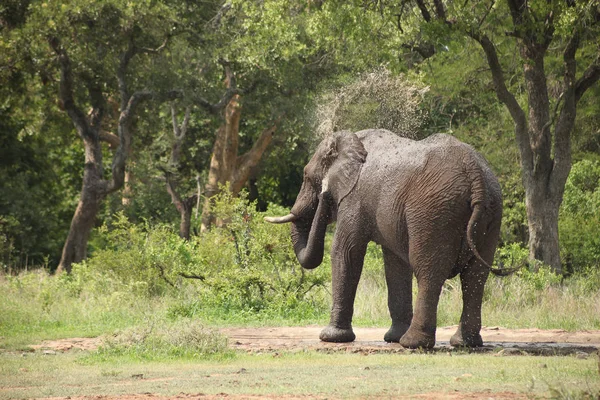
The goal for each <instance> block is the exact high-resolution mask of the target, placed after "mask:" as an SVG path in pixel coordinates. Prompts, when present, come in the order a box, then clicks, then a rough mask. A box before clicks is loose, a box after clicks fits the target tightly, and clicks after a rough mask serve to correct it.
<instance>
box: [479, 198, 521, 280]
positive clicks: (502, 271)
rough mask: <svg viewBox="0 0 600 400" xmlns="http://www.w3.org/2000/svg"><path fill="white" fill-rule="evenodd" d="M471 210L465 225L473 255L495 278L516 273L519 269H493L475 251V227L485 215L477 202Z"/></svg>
mask: <svg viewBox="0 0 600 400" xmlns="http://www.w3.org/2000/svg"><path fill="white" fill-rule="evenodd" d="M471 207H472V208H473V212H472V213H471V218H470V219H469V224H468V225H467V243H468V244H469V248H470V249H471V251H472V252H473V255H474V256H475V258H477V260H478V261H479V262H480V263H482V264H483V265H484V266H486V267H488V268H489V270H490V272H491V273H492V274H494V275H496V276H508V275H512V274H514V273H515V272H517V271H518V270H519V269H521V267H515V268H494V267H492V266H491V265H490V264H488V263H487V262H486V261H485V260H484V259H483V257H481V254H479V251H477V246H476V245H475V240H474V239H473V237H474V235H475V233H474V231H475V229H476V227H477V223H478V222H479V221H480V220H481V217H482V216H483V214H484V213H485V206H484V204H483V203H482V202H481V201H479V202H476V203H474V204H472V205H471Z"/></svg>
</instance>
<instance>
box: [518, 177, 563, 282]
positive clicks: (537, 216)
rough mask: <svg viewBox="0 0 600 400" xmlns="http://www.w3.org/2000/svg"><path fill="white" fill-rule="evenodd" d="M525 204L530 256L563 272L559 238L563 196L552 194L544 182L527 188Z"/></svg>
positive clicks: (558, 271) (533, 183) (534, 183)
mask: <svg viewBox="0 0 600 400" xmlns="http://www.w3.org/2000/svg"><path fill="white" fill-rule="evenodd" d="M525 191H526V195H525V206H526V211H527V224H528V226H529V257H530V259H532V260H539V261H542V262H543V263H544V264H546V265H549V266H551V267H552V269H553V270H554V272H556V273H559V274H560V273H562V264H561V259H560V246H559V238H558V212H559V208H560V203H561V198H559V197H558V195H557V194H552V193H551V191H550V190H548V187H547V186H546V185H544V182H532V183H531V184H530V185H528V187H527V188H526V190H525Z"/></svg>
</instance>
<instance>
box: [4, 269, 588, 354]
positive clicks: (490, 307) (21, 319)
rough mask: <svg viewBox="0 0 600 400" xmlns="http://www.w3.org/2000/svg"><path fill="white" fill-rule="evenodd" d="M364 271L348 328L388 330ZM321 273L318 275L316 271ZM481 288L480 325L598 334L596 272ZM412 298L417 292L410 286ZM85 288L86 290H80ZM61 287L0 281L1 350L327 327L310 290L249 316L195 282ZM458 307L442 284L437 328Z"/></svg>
mask: <svg viewBox="0 0 600 400" xmlns="http://www.w3.org/2000/svg"><path fill="white" fill-rule="evenodd" d="M376 261H377V260H375V261H370V263H369V264H368V265H367V266H366V268H365V271H364V273H363V277H362V279H361V283H360V285H359V289H358V294H357V298H356V302H355V317H354V325H355V326H381V327H386V326H388V324H389V322H390V320H389V314H388V310H387V289H386V286H385V280H384V277H383V272H382V271H381V267H380V266H379V264H378V263H377V262H376ZM321 268H323V267H321ZM528 274H529V275H527V274H524V275H522V276H517V275H515V276H511V277H507V278H496V277H491V278H490V279H489V280H488V284H487V287H486V293H485V298H484V304H483V324H484V325H487V326H503V327H507V328H532V327H537V328H542V329H566V330H585V329H600V291H599V290H598V289H597V288H598V287H600V283H599V282H600V271H597V272H590V273H589V274H588V275H585V276H583V275H579V276H573V277H571V278H568V279H566V280H564V281H563V282H560V280H556V279H554V278H552V277H550V278H549V277H548V276H545V275H544V274H543V273H538V274H531V273H528ZM414 286H415V288H414V290H415V293H416V285H414ZM84 287H85V286H84ZM71 289H72V287H71V286H70V283H69V282H68V280H65V279H63V278H57V277H52V276H48V275H47V274H46V273H44V272H40V271H37V272H29V273H26V274H22V275H20V276H18V277H6V276H0V297H1V298H2V301H1V302H0V347H3V348H9V349H11V348H13V349H14V348H19V347H22V346H25V345H28V344H32V343H35V342H39V341H40V340H42V339H55V338H65V337H77V336H85V337H93V336H99V335H102V334H110V333H113V332H114V331H115V330H118V329H125V328H128V327H136V326H140V325H143V324H144V321H147V320H153V321H158V324H161V323H162V324H173V323H176V322H177V321H178V320H180V319H193V320H197V321H200V322H202V324H203V325H204V326H212V327H223V326H235V325H238V326H239V325H244V326H294V325H307V324H320V325H323V324H326V323H327V321H328V318H329V307H330V305H329V304H330V294H329V292H328V289H327V288H323V289H320V290H315V291H314V293H313V294H311V296H310V297H309V299H307V300H306V301H304V302H294V303H293V304H292V305H291V306H290V305H288V303H287V302H286V301H287V300H286V299H282V300H281V301H280V302H273V303H272V304H271V305H270V306H269V307H266V308H263V309H260V310H255V309H252V308H249V309H240V308H227V307H225V306H223V305H221V304H219V302H218V301H214V300H212V301H207V299H206V297H203V296H205V293H204V292H203V291H202V290H201V286H199V285H198V284H196V283H195V282H192V283H188V284H185V285H182V287H181V289H180V290H178V291H171V292H169V293H166V294H164V295H162V296H144V295H140V294H136V293H135V292H128V291H126V290H116V291H112V292H111V291H102V292H99V293H98V292H94V291H93V290H77V291H73V290H71ZM461 307H462V300H461V291H460V281H459V280H458V279H456V278H455V279H452V280H449V281H447V282H446V285H445V286H444V289H443V291H442V296H441V298H440V304H439V307H438V326H447V325H454V324H457V323H458V320H459V317H460V312H461Z"/></svg>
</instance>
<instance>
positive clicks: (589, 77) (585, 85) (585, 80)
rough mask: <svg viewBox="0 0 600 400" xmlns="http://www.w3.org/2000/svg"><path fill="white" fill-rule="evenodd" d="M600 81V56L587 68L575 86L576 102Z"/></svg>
mask: <svg viewBox="0 0 600 400" xmlns="http://www.w3.org/2000/svg"><path fill="white" fill-rule="evenodd" d="M599 79H600V55H598V56H597V57H596V59H595V60H594V61H593V62H592V63H591V64H590V65H589V66H588V67H587V69H586V70H585V72H584V73H583V75H582V76H581V78H579V79H578V80H577V83H576V84H575V102H579V99H581V96H583V94H584V93H585V91H586V90H588V89H589V88H590V87H591V86H593V85H594V84H595V83H596V82H598V80H599Z"/></svg>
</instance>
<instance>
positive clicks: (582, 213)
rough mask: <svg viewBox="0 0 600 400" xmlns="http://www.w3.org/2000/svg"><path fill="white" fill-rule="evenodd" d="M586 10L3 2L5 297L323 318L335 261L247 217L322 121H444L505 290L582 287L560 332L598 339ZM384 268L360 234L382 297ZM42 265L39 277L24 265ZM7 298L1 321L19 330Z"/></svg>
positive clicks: (328, 124)
mask: <svg viewBox="0 0 600 400" xmlns="http://www.w3.org/2000/svg"><path fill="white" fill-rule="evenodd" d="M599 7H600V6H599V4H598V2H597V1H587V2H569V1H567V2H559V1H550V2H545V1H544V2H535V1H534V2H523V3H520V2H514V1H511V2H503V1H500V2H495V1H488V2H469V1H467V2H462V1H461V2H458V3H454V2H445V3H444V2H440V1H432V2H426V1H425V2H424V1H414V2H412V1H377V0H373V1H369V0H361V1H358V0H355V1H350V2H346V1H334V0H331V1H327V0H320V1H319V0H313V1H311V0H307V1H300V0H264V1H216V0H214V1H213V0H209V1H203V2H200V3H199V2H195V1H186V0H170V1H151V0H146V1H136V2H129V1H124V0H102V1H88V0H78V1H51V0H47V1H42V0H40V1H38V0H9V1H5V2H3V4H2V5H1V6H0V28H1V31H0V57H1V58H0V80H1V82H2V85H1V87H0V182H1V183H0V264H1V266H2V270H3V273H4V274H5V276H7V277H8V278H7V279H8V280H9V284H8V287H7V288H5V290H9V291H12V290H16V291H17V292H18V290H22V285H25V286H27V285H29V284H33V283H32V282H37V283H35V285H34V286H36V288H37V289H36V291H35V293H34V294H32V296H34V297H35V299H36V300H37V302H36V303H35V304H37V305H36V306H35V307H38V306H39V307H40V310H50V309H52V308H53V307H55V308H59V307H58V306H57V304H59V303H61V302H65V301H67V300H66V298H71V299H77V300H78V301H80V302H82V301H83V299H86V301H87V300H89V301H92V300H90V299H103V300H102V301H104V302H108V303H105V306H106V307H108V308H110V307H113V306H115V304H117V303H118V302H119V301H121V302H125V303H126V301H125V300H124V299H125V298H129V297H130V296H134V297H135V296H138V297H139V296H141V297H143V298H152V299H154V298H157V297H159V298H161V297H163V296H170V298H171V299H172V301H170V302H169V304H168V306H167V307H166V308H165V310H166V311H165V312H166V313H167V314H168V315H170V316H171V317H173V318H175V319H177V318H179V317H190V316H198V315H203V316H204V318H206V319H209V320H210V319H211V318H217V319H219V318H223V316H227V315H230V316H231V318H234V319H239V318H241V319H244V318H249V319H253V318H258V319H259V320H263V321H264V320H269V319H270V320H277V318H292V319H298V320H300V321H311V320H314V319H317V320H318V319H320V318H322V317H323V315H324V313H325V310H326V309H327V304H328V303H327V301H328V300H327V290H328V289H327V287H328V281H329V279H330V271H329V269H330V267H329V265H327V264H328V261H325V262H324V264H326V265H324V266H323V267H321V268H319V269H317V270H316V271H314V272H304V271H302V270H301V269H300V267H299V266H298V265H297V264H296V261H295V257H294V254H293V252H292V246H291V244H290V241H289V237H288V236H289V232H288V230H287V229H286V228H285V227H277V226H266V225H265V224H264V223H263V222H262V216H263V215H266V214H265V213H268V214H269V215H272V214H282V213H285V210H286V209H288V208H289V207H290V206H291V205H292V204H293V202H294V199H295V196H296V194H297V192H298V190H299V188H300V185H301V182H302V168H303V166H304V165H305V164H306V162H307V161H308V158H309V157H310V155H311V152H312V149H313V148H314V145H315V144H316V143H318V142H319V141H320V140H321V138H322V136H323V134H327V133H329V132H331V131H333V130H339V129H350V130H359V129H365V128H373V127H383V128H389V129H392V130H395V131H397V132H399V133H401V134H405V135H408V136H411V137H414V138H416V139H420V138H424V137H426V136H428V135H430V134H433V133H437V132H443V133H448V134H451V135H454V136H456V137H458V138H459V139H461V140H463V141H465V142H467V143H469V144H471V145H472V146H473V147H475V148H476V149H477V150H478V151H480V152H481V153H482V154H483V155H484V156H485V157H486V158H487V160H488V161H489V163H490V165H491V166H492V168H493V170H494V171H495V172H496V174H497V176H498V177H499V179H500V182H501V185H502V189H503V193H504V217H503V223H502V236H501V241H500V248H499V250H498V252H497V256H496V261H495V263H496V264H497V265H502V266H523V269H522V270H521V271H520V272H519V273H518V274H517V275H516V276H515V277H513V278H511V279H512V280H508V281H507V282H512V283H510V284H514V285H517V286H515V287H518V288H520V289H518V290H523V291H528V293H523V297H522V298H520V299H519V300H516V301H524V302H525V303H527V304H529V303H532V302H535V301H536V300H535V299H536V296H537V295H539V294H540V293H541V291H542V290H547V289H548V287H562V286H561V285H567V284H568V282H577V283H576V285H575V286H576V287H577V288H579V289H577V290H582V291H583V292H586V293H588V294H589V293H595V294H594V296H596V297H595V300H590V301H591V305H592V306H591V307H592V308H591V309H590V314H589V315H590V319H589V320H588V321H587V322H585V323H578V324H575V325H573V327H582V326H583V327H588V328H592V327H595V328H598V326H599V324H600V321H598V319H597V318H595V319H594V317H593V316H592V315H593V314H594V312H593V309H594V307H595V306H594V304H596V305H597V303H598V298H597V290H598V287H599V285H600V273H599V272H598V271H599V267H600V239H599V238H600V221H599V218H600V109H599V106H598V104H600V85H598V84H597V81H598V79H599V78H600V62H599V59H598V54H599V53H600V52H599V48H600V47H599V45H600V43H599V40H600V39H599V38H600V34H599V31H598V28H599V22H600V8H599ZM490 43H491V45H490ZM534 50H535V51H534ZM540 82H541V84H540ZM536 84H537V86H536ZM519 110H520V111H519ZM540 110H541V111H540ZM569 121H572V124H573V126H572V129H567V130H566V133H565V130H564V129H563V128H564V126H565V125H568V124H569ZM536 129H537V131H536ZM561 129H562V130H561ZM524 135H525V136H524ZM527 135H529V136H527ZM524 138H525V139H524ZM524 143H525V144H524ZM528 146H529V147H528ZM527 148H529V150H527ZM540 149H541V150H540ZM524 160H525V161H524ZM528 160H529V161H528ZM565 165H566V167H565ZM528 168H529V170H528ZM565 168H566V169H565ZM546 172H547V173H548V174H549V175H543V173H546ZM558 172H560V174H558ZM552 173H555V175H557V174H558V175H560V176H559V177H558V178H556V177H555V176H553V175H552ZM536 174H537V175H536ZM538 175H539V177H538V178H539V179H538V178H536V177H537V176H538ZM532 177H533V178H532ZM534 178H535V179H538V181H541V182H546V183H547V187H546V189H548V188H549V189H548V190H549V191H547V192H545V193H546V194H547V196H546V197H547V198H551V196H550V195H551V194H552V196H554V197H553V199H554V200H553V204H554V205H555V206H556V207H555V211H556V212H555V213H556V218H555V222H556V223H555V225H556V229H555V230H556V232H555V233H556V234H549V235H548V236H549V237H543V236H544V235H542V234H541V233H540V232H542V233H543V232H552V231H553V229H554V228H553V225H552V223H549V225H544V224H546V223H547V222H545V221H541V220H538V222H539V223H537V224H536V218H537V217H536V215H538V216H539V214H540V212H539V211H536V210H537V209H535V207H536V205H537V206H539V207H540V208H541V209H542V211H541V214H543V215H550V216H551V215H552V214H553V213H554V211H553V210H554V209H553V208H552V207H551V206H548V208H543V207H542V206H543V205H544V204H545V203H544V204H542V203H543V202H542V201H537V200H536V197H535V196H540V193H542V192H540V191H538V192H536V191H535V190H537V189H535V190H534V189H532V188H534V186H527V185H533V183H535V182H538V181H536V180H535V179H534ZM561 179H562V180H563V182H562V184H560V182H559V183H558V184H557V185H556V186H551V185H550V183H552V184H554V183H553V182H554V181H560V180H561ZM532 182H533V183H532ZM528 187H529V189H528ZM546 189H544V190H546ZM527 196H530V197H529V201H528V202H526V198H528V197H527ZM541 196H542V198H545V197H544V196H543V193H542V195H541ZM532 208H533V209H532ZM536 212H537V214H536ZM550 219H551V218H550ZM540 221H541V222H540ZM542 222H543V223H542ZM550 222H551V221H550ZM540 224H541V225H540ZM539 226H542V228H543V229H541V230H540V228H539ZM532 232H534V234H532ZM559 237H560V241H558V238H559ZM532 238H533V239H532ZM540 238H541V239H540ZM553 240H554V242H553ZM540 243H541V244H542V245H540ZM553 245H556V251H555V252H551V251H546V250H544V251H541V250H540V249H547V248H551V247H552V246H553ZM380 264H381V254H380V252H379V249H378V248H377V247H375V246H373V247H370V250H369V254H368V256H367V262H366V268H365V274H366V275H367V276H369V275H372V278H373V282H374V283H373V284H374V285H376V286H377V285H379V286H378V287H380V289H382V288H383V287H384V283H383V281H384V280H383V277H382V271H381V269H382V268H381V265H380ZM39 268H42V269H43V270H44V271H46V272H47V273H55V272H58V273H57V274H56V278H55V279H53V278H44V279H43V283H39V282H40V281H39V279H41V278H39V274H35V275H34V276H35V278H32V277H31V275H27V274H23V272H24V271H28V270H32V269H33V270H36V269H39ZM61 272H66V273H61ZM19 273H20V274H21V275H20V277H19V276H17V277H16V278H14V277H11V276H13V275H17V274H19ZM28 276H29V277H28ZM11 279H12V280H11ZM27 282H29V283H27ZM494 282H496V281H494ZM494 284H495V285H500V286H501V287H504V286H503V285H505V284H503V283H497V282H496V283H494ZM510 284H508V285H509V286H510ZM20 285H21V286H20ZM519 285H521V286H519ZM553 285H554V286H553ZM455 286H457V282H454V283H450V284H449V287H450V288H451V289H453V290H454V292H456V293H459V292H460V291H459V290H458V291H457V290H455V289H456V287H455ZM19 288H21V289H19ZM382 290H384V289H382ZM491 290H492V289H490V291H491ZM515 290H517V289H515ZM536 291H537V292H536ZM7 293H8V292H7ZM19 293H21V292H19ZM21 294H22V293H21ZM571 295H572V296H575V297H573V298H576V293H571ZM7 298H8V297H7ZM136 298H137V297H136ZM561 299H562V300H558V301H562V302H565V301H566V300H565V299H564V298H561ZM130 300H131V299H130ZM488 300H489V299H488ZM504 300H506V298H505V299H504ZM132 302H133V300H132ZM109 304H110V305H112V306H109ZM382 304H383V303H382ZM4 306H5V307H6V310H5V311H6V312H4V313H3V315H4V316H3V318H5V319H6V321H5V322H6V324H3V326H5V327H7V326H13V327H14V326H16V325H18V322H16V321H17V320H23V321H24V320H25V317H22V316H17V314H18V312H21V313H23V312H24V310H23V309H20V310H17V309H16V308H15V309H14V310H12V311H13V312H12V313H11V312H8V311H7V310H8V309H9V308H10V307H11V306H10V304H8V303H7V304H5V305H4ZM32 307H34V306H32ZM504 307H510V303H505V305H504ZM549 310H550V308H549ZM17 311H18V312H17ZM30 311H31V312H32V313H35V312H37V311H34V310H33V308H32V309H31V310H30ZM38 311H39V310H38ZM71 312H76V311H74V310H72V311H71ZM548 312H549V313H551V311H548ZM456 313H458V311H456V312H455V311H449V312H448V315H447V319H448V321H450V317H451V316H453V315H454V314H456ZM558 314H560V313H558ZM558 314H556V315H558ZM567 314H568V313H567ZM457 315H458V314H457ZM380 317H381V316H375V317H373V316H371V317H369V318H370V319H377V318H380ZM11 318H13V319H12V320H11ZM52 318H54V317H52V316H50V317H48V318H47V319H46V321H47V322H48V321H51V320H52ZM55 318H58V317H56V316H55ZM369 318H367V319H369ZM381 318H384V317H381ZM439 318H440V319H441V320H442V321H444V318H446V317H444V314H443V313H442V314H441V315H440V316H439ZM523 318H526V316H524V317H523ZM9 320H10V321H9ZM11 321H12V322H11ZM513 322H514V321H513ZM580 322H581V321H580ZM40 323H44V322H43V321H42V322H40ZM48 323H50V322H48ZM111 324H112V322H111ZM115 324H116V325H117V326H122V325H124V324H125V325H126V324H127V322H123V321H121V322H115ZM508 324H509V325H510V322H509V323H508ZM516 324H517V325H519V324H521V325H523V324H525V325H527V324H528V323H527V322H525V323H523V321H521V322H518V323H516ZM531 324H538V325H539V320H536V321H535V322H531ZM109 325H110V324H109ZM564 325H565V322H564V320H562V322H561V320H554V321H553V322H549V323H548V324H547V326H549V327H553V326H558V327H562V326H564ZM567 325H568V323H567ZM111 326H112V325H111ZM24 329H25V328H24ZM27 329H29V328H27ZM90 329H92V330H94V329H95V328H91V327H90ZM102 329H104V328H102ZM102 329H100V330H102ZM10 335H13V336H14V335H15V334H10Z"/></svg>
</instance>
